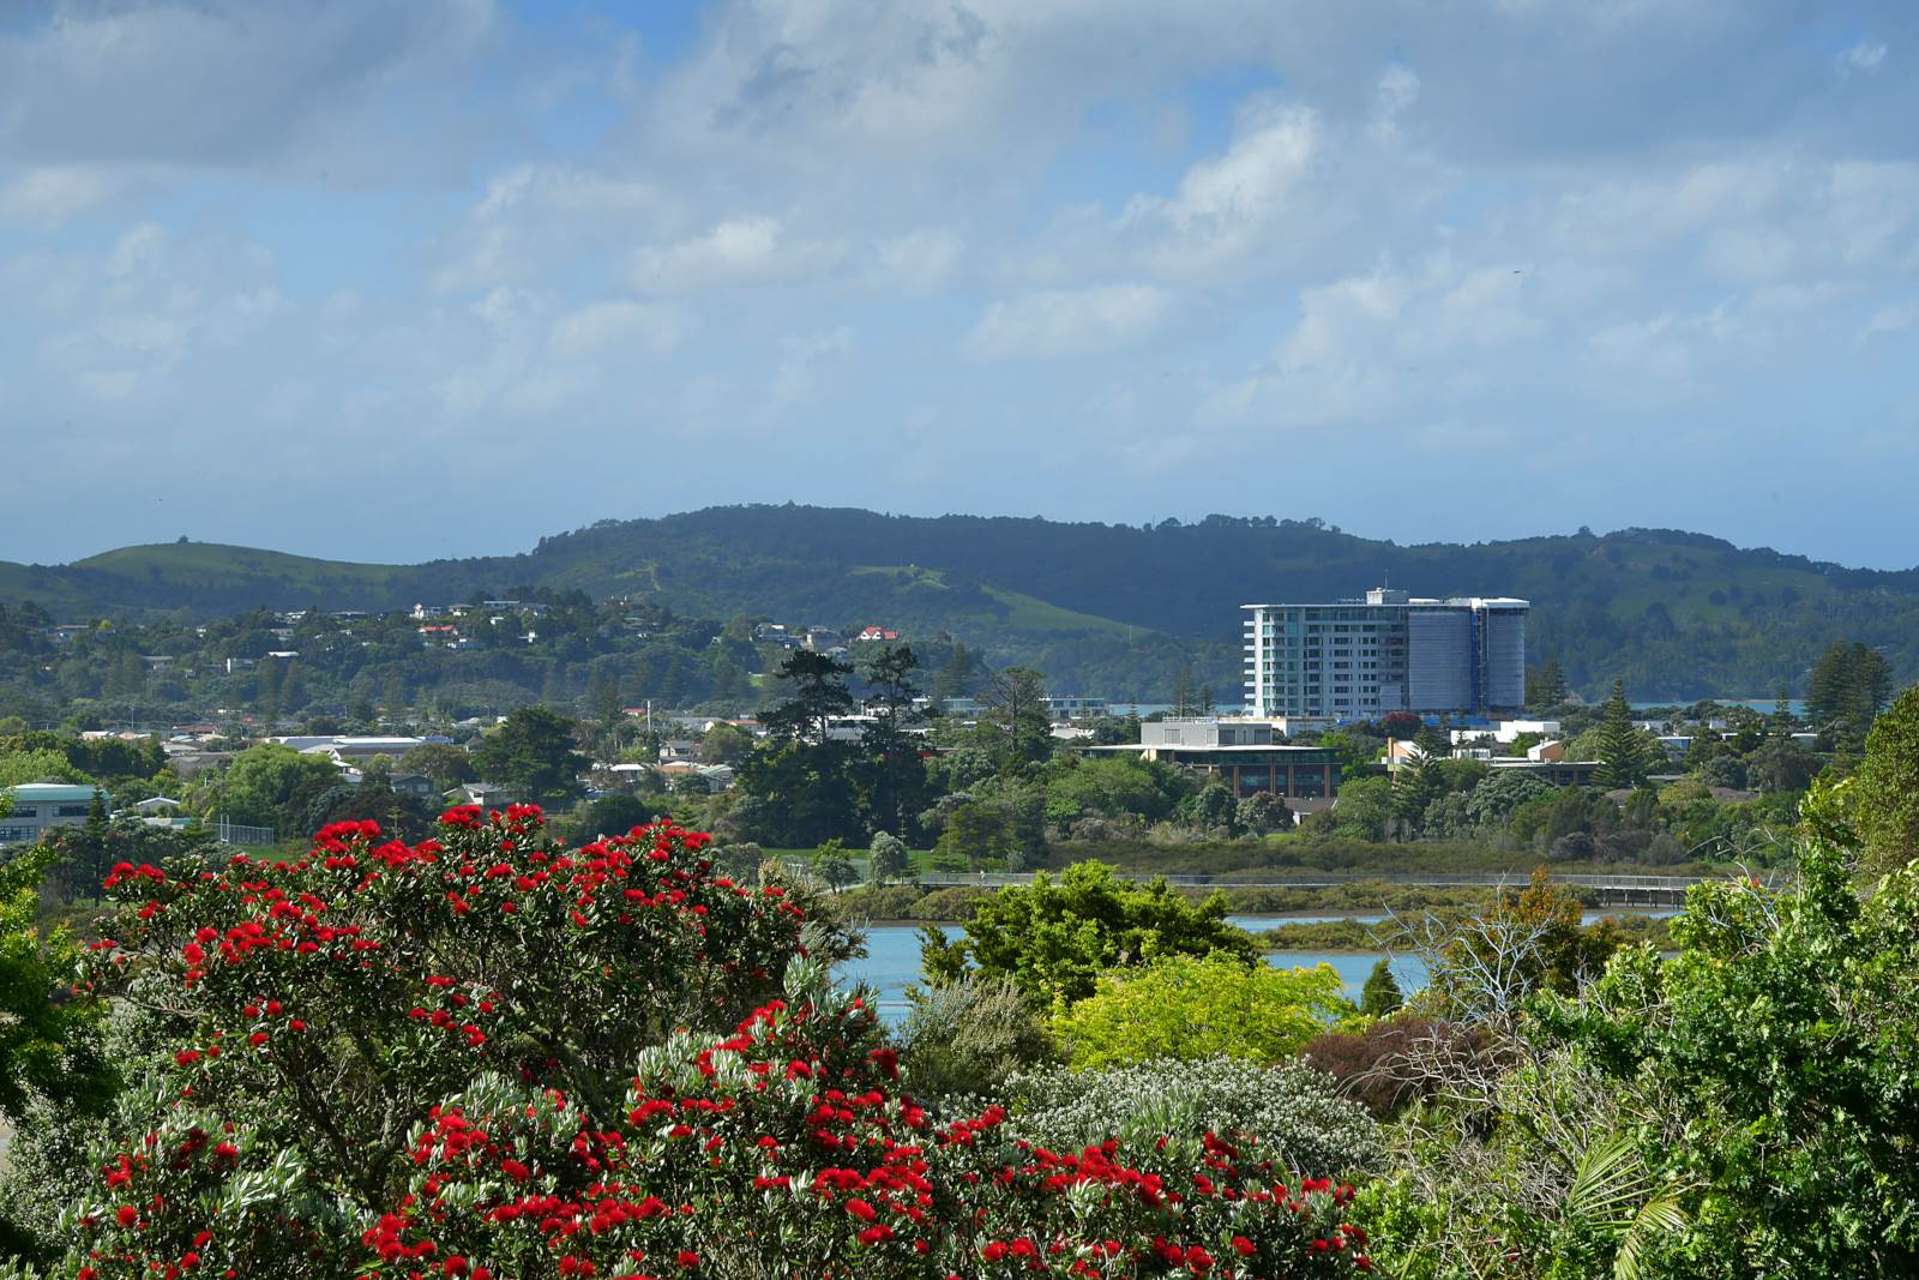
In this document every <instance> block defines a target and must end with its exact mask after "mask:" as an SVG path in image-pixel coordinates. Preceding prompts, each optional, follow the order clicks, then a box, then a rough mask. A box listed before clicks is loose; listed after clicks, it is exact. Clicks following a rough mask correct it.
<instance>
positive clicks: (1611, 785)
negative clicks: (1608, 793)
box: [1593, 680, 1651, 790]
mask: <svg viewBox="0 0 1919 1280" xmlns="http://www.w3.org/2000/svg"><path fill="white" fill-rule="evenodd" d="M1598 736H1599V748H1598V752H1597V756H1598V760H1599V768H1598V769H1597V770H1596V771H1595V772H1594V774H1593V780H1594V781H1595V782H1596V783H1597V784H1598V785H1599V786H1601V787H1604V788H1606V789H1607V790H1615V789H1617V788H1620V787H1636V786H1638V785H1639V784H1640V783H1642V782H1644V781H1645V780H1646V770H1647V768H1648V766H1649V764H1650V763H1651V762H1650V761H1649V760H1648V759H1647V752H1646V739H1645V735H1643V734H1642V733H1640V731H1639V730H1638V729H1636V728H1634V727H1633V722H1632V708H1631V706H1630V705H1629V704H1628V703H1627V702H1626V685H1625V682H1624V681H1623V680H1615V681H1613V684H1612V696H1611V697H1609V698H1607V699H1606V705H1605V707H1604V709H1603V711H1602V719H1601V720H1600V722H1599V735H1598Z"/></svg>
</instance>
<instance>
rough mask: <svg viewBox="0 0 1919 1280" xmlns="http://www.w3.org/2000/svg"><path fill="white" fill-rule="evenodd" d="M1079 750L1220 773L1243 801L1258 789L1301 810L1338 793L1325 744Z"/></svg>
mask: <svg viewBox="0 0 1919 1280" xmlns="http://www.w3.org/2000/svg"><path fill="white" fill-rule="evenodd" d="M1145 727H1146V726H1143V725H1142V726H1141V728H1142V729H1144V728H1145ZM1080 750H1082V751H1084V752H1085V753H1086V754H1088V755H1134V756H1138V757H1140V758H1141V759H1144V760H1158V761H1160V762H1162V763H1165V764H1176V765H1180V766H1182V767H1184V768H1188V769H1203V770H1205V771H1206V772H1208V773H1211V774H1213V775H1214V776H1216V777H1218V778H1219V780H1220V781H1222V782H1224V783H1225V784H1226V785H1227V787H1229V788H1230V789H1231V790H1232V793H1233V794H1234V795H1235V796H1238V797H1240V798H1241V799H1244V798H1245V797H1247V796H1253V795H1258V794H1259V793H1260V792H1262V791H1264V792H1271V793H1272V794H1274V795H1279V796H1285V797H1286V799H1287V800H1288V801H1289V802H1292V801H1299V802H1301V803H1296V804H1292V808H1294V809H1295V810H1298V811H1301V812H1311V811H1312V810H1314V809H1317V808H1324V807H1325V806H1326V804H1327V803H1330V802H1331V800H1332V799H1333V797H1334V796H1337V795H1338V794H1339V753H1338V752H1335V751H1333V750H1331V749H1330V748H1325V747H1290V746H1281V745H1271V744H1260V745H1251V744H1249V745H1244V746H1241V745H1230V746H1227V745H1219V744H1218V743H1211V744H1209V743H1205V742H1196V743H1187V744H1174V743H1166V742H1129V743H1121V744H1119V745H1117V746H1101V747H1081V748H1080Z"/></svg>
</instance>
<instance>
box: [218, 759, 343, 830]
mask: <svg viewBox="0 0 1919 1280" xmlns="http://www.w3.org/2000/svg"><path fill="white" fill-rule="evenodd" d="M339 783H340V769H339V766H337V765H335V764H334V763H333V761H331V760H329V759H328V758H326V757H325V756H320V755H307V754H305V753H303V752H299V751H295V750H294V749H293V748H292V747H287V746H282V745H280V744H278V743H271V742H269V743H262V744H261V745H259V746H257V747H248V748H247V749H246V750H245V751H242V752H240V753H239V754H238V755H236V756H235V757H234V758H233V763H232V764H230V765H228V766H227V768H226V770H225V772H224V773H220V774H217V775H214V776H212V777H209V778H206V779H204V780H202V779H199V778H196V779H195V790H196V792H197V795H198V804H197V807H198V808H199V809H200V810H201V811H202V812H204V813H206V814H207V815H209V816H212V815H215V814H218V815H220V816H223V817H225V818H227V819H228V820H230V821H233V822H240V823H246V824H249V825H252V826H260V827H278V828H280V829H281V830H283V831H298V830H300V829H301V828H302V827H304V826H305V824H306V809H307V806H308V805H310V804H311V803H312V802H313V801H314V799H316V798H317V797H318V796H319V795H320V794H321V793H323V792H325V791H327V790H328V789H329V788H332V787H335V786H338V785H339Z"/></svg>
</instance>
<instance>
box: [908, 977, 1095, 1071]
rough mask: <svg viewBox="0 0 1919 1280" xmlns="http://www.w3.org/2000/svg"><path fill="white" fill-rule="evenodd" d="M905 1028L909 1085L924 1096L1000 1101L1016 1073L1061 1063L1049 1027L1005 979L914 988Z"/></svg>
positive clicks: (970, 978) (985, 979) (1016, 988)
mask: <svg viewBox="0 0 1919 1280" xmlns="http://www.w3.org/2000/svg"><path fill="white" fill-rule="evenodd" d="M907 998H908V999H909V1000H911V1001H912V1006H913V1007H912V1010H911V1011H910V1012H909V1013H908V1014H907V1015H906V1023H905V1025H904V1026H902V1027H901V1028H900V1040H901V1045H902V1048H903V1049H904V1050H905V1054H906V1061H907V1063H908V1064H909V1070H908V1074H907V1080H908V1083H910V1084H911V1085H912V1086H913V1089H914V1091H915V1092H917V1093H919V1094H920V1095H922V1096H925V1097H931V1098H938V1097H944V1096H947V1095H952V1094H987V1095H996V1094H998V1093H999V1092H1000V1091H1001V1089H1002V1088H1003V1087H1004V1086H1005V1084H1006V1081H1007V1080H1008V1079H1009V1078H1010V1077H1011V1076H1012V1075H1013V1074H1014V1073H1015V1072H1018V1071H1021V1070H1025V1069H1027V1068H1031V1067H1035V1066H1038V1065H1040V1064H1042V1063H1046V1062H1051V1061H1054V1060H1056V1059H1057V1057H1058V1050H1057V1048H1056V1047H1055V1045H1054V1043H1053V1037H1052V1034H1051V1033H1050V1032H1049V1031H1048V1030H1047V1026H1046V1020H1045V1018H1044V1017H1042V1016H1041V1015H1040V1014H1039V1013H1038V1012H1037V1011H1036V1010H1034V1008H1033V1006H1032V1004H1031V1003H1030V1002H1029V1001H1028V1000H1027V998H1026V996H1025V994H1024V993H1023V992H1021V991H1020V989H1019V988H1018V987H1016V986H1014V985H1013V984H1012V983H1010V982H1008V981H1006V980H1005V979H1003V978H977V977H973V976H971V975H969V976H967V977H966V978H964V979H962V980H961V981H959V982H955V983H951V984H948V985H946V986H941V987H929V988H926V989H924V990H922V989H919V988H913V989H910V990H909V991H908V992H907Z"/></svg>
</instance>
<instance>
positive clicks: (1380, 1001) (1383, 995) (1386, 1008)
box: [1359, 956, 1406, 1018]
mask: <svg viewBox="0 0 1919 1280" xmlns="http://www.w3.org/2000/svg"><path fill="white" fill-rule="evenodd" d="M1405 1003H1406V997H1405V994H1404V993H1403V992H1401V991H1400V989H1399V979H1398V978H1395V977H1394V976H1393V966H1392V962H1391V961H1390V960H1388V959H1387V958H1386V957H1385V956H1381V957H1380V958H1379V961H1378V963H1376V964H1374V965H1373V971H1372V972H1371V973H1369V974H1367V975H1366V985H1365V986H1364V987H1363V988H1361V989H1360V993H1359V1011H1360V1012H1361V1013H1363V1014H1365V1015H1366V1016H1367V1017H1369V1018H1390V1017H1391V1016H1392V1015H1393V1014H1395V1013H1397V1012H1399V1009H1400V1006H1401V1005H1403V1004H1405Z"/></svg>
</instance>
